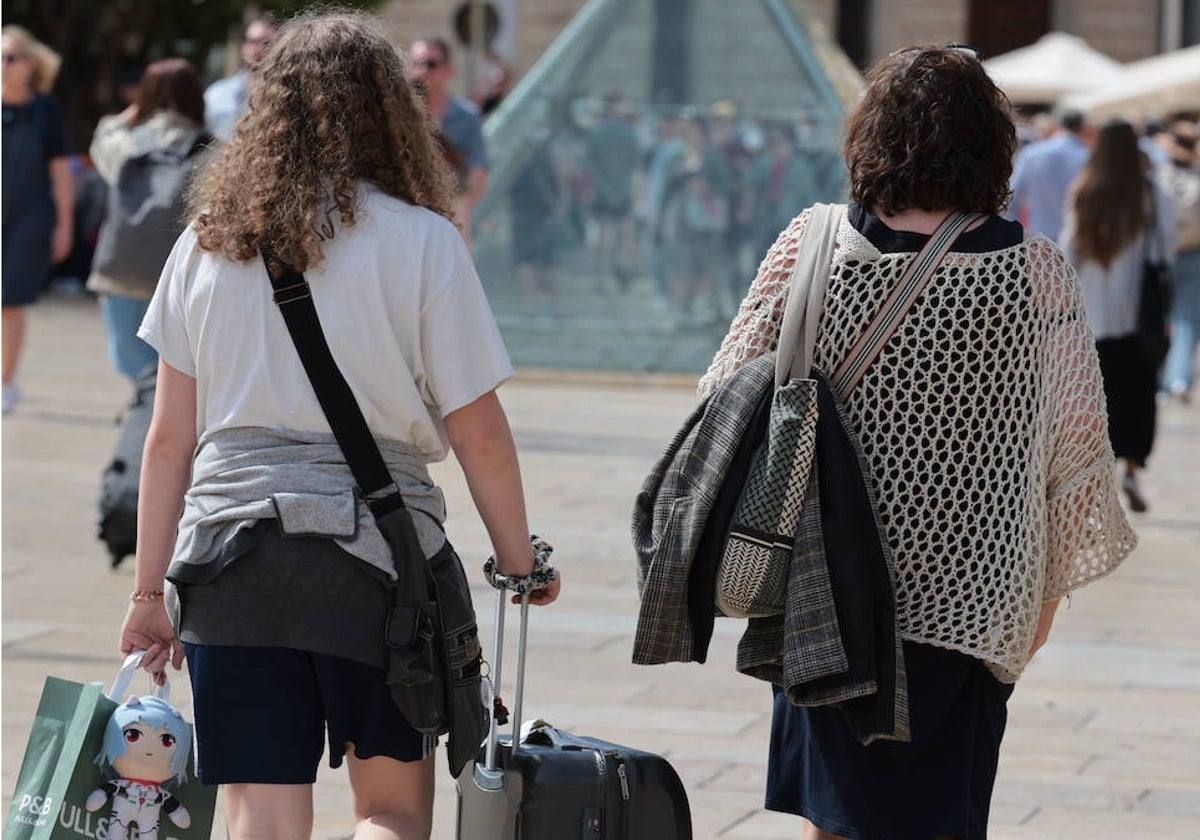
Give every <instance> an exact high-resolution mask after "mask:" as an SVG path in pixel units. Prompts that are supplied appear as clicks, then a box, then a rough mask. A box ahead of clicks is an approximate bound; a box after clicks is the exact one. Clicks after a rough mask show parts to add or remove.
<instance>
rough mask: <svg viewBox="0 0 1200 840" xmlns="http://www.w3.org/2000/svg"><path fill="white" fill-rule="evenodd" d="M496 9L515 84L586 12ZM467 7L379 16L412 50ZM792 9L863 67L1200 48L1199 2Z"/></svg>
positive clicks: (1048, 1) (418, 5)
mask: <svg viewBox="0 0 1200 840" xmlns="http://www.w3.org/2000/svg"><path fill="white" fill-rule="evenodd" d="M494 1H495V2H496V5H497V6H498V7H500V8H501V9H505V10H511V9H515V18H516V20H515V22H511V21H510V22H509V23H511V24H513V26H512V30H513V37H512V49H511V53H512V56H511V64H512V69H513V71H514V72H513V75H514V77H519V76H520V75H521V74H523V73H524V72H525V71H526V70H528V69H529V67H530V66H531V65H532V64H533V62H534V61H536V60H537V58H538V56H540V55H541V54H542V52H543V51H544V50H545V49H546V47H547V46H549V44H550V42H551V41H553V40H554V38H555V37H556V36H557V35H558V33H559V32H561V31H562V29H563V27H565V26H566V25H567V23H568V22H569V21H570V20H571V18H572V17H574V16H575V14H576V13H577V12H578V11H579V10H580V9H581V8H583V6H584V5H585V3H586V0H494ZM463 2H464V0H390V2H389V3H387V4H386V5H385V6H384V8H383V16H384V19H385V20H386V21H387V24H388V26H389V29H390V31H391V32H392V34H393V36H394V37H395V38H396V40H397V42H398V43H401V44H407V43H408V42H409V41H411V40H412V39H413V38H415V37H417V36H418V35H420V34H427V33H438V34H443V35H451V34H452V33H453V17H454V14H455V12H456V11H457V10H458V9H459V7H461V6H462V5H463ZM729 2H730V3H738V2H741V0H729ZM789 4H790V5H798V6H803V7H806V8H807V11H808V13H809V14H810V15H811V16H812V19H813V20H815V21H816V22H817V23H819V24H820V25H821V26H823V27H824V28H825V29H827V30H828V31H829V32H830V33H831V34H833V35H834V36H835V37H836V40H837V41H838V42H839V43H841V45H842V47H843V49H844V50H845V51H846V52H847V54H848V55H849V56H850V57H851V59H852V60H854V61H855V62H856V63H858V64H860V65H866V64H869V63H871V62H872V61H874V60H876V59H878V58H881V57H883V56H885V55H887V54H888V53H889V52H891V51H892V50H894V49H896V48H897V47H900V46H904V45H905V44H912V43H927V42H961V43H970V44H973V45H975V46H977V47H979V48H980V49H981V51H982V52H983V54H984V56H985V57H990V56H994V55H999V54H1001V53H1004V52H1007V51H1008V50H1011V49H1016V48H1017V47H1021V46H1025V45H1026V44H1030V43H1032V42H1033V41H1035V40H1037V38H1038V37H1039V36H1041V35H1043V34H1045V33H1046V32H1050V31H1056V30H1057V31H1064V32H1069V33H1071V34H1073V35H1078V36H1080V37H1082V38H1083V39H1084V40H1086V41H1087V42H1088V43H1089V44H1091V45H1092V46H1093V47H1095V48H1096V49H1098V50H1099V51H1100V52H1103V53H1105V54H1107V55H1109V56H1111V57H1112V58H1115V59H1116V60H1118V61H1134V60H1136V59H1139V58H1146V57H1147V56H1151V55H1155V54H1156V53H1159V52H1163V51H1165V50H1168V49H1173V48H1176V47H1180V46H1187V45H1190V44H1195V43H1197V42H1198V41H1200V37H1198V36H1200V0H794V2H792V0H789ZM508 16H513V15H512V14H511V12H510V13H509V15H508ZM460 75H461V74H460Z"/></svg>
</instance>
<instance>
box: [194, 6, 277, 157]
mask: <svg viewBox="0 0 1200 840" xmlns="http://www.w3.org/2000/svg"><path fill="white" fill-rule="evenodd" d="M276 34H277V33H276V28H275V21H274V20H273V19H272V18H270V17H261V18H257V19H255V20H252V21H250V22H249V23H248V24H246V29H245V31H244V32H243V33H242V43H241V45H240V49H239V58H240V61H241V63H240V66H239V67H238V71H237V72H236V73H234V74H233V75H232V76H228V77H226V78H224V79H219V80H217V81H215V82H213V83H212V84H211V85H209V86H208V90H206V91H204V114H205V120H206V122H207V125H208V130H209V133H211V134H212V136H213V137H215V138H217V139H218V140H228V139H230V138H231V137H233V131H234V127H235V126H236V125H237V121H238V120H239V119H240V118H241V116H242V114H244V113H246V103H247V99H248V97H249V95H250V85H251V84H252V83H253V81H254V71H255V70H256V69H257V67H258V64H259V62H261V61H262V57H263V55H265V54H266V52H267V49H268V48H269V47H270V46H271V43H272V42H273V41H274V40H275V35H276Z"/></svg>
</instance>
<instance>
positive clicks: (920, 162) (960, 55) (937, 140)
mask: <svg viewBox="0 0 1200 840" xmlns="http://www.w3.org/2000/svg"><path fill="white" fill-rule="evenodd" d="M867 83H868V86H867V91H866V94H865V95H864V96H863V99H862V101H861V102H859V104H858V105H857V107H855V108H854V110H853V111H851V112H850V114H849V115H847V117H846V141H845V144H844V145H843V147H842V155H843V156H844V157H845V159H846V166H847V168H848V169H849V172H850V198H851V199H853V200H854V201H857V202H859V203H860V204H862V205H864V206H865V207H868V208H878V210H879V211H880V212H882V213H884V214H887V215H891V214H893V213H898V212H900V211H902V210H908V209H911V208H920V209H922V210H964V211H973V212H980V213H999V212H1000V211H1001V210H1003V209H1004V207H1005V205H1007V204H1008V199H1009V194H1010V193H1009V189H1008V179H1009V176H1010V175H1011V174H1012V162H1013V155H1014V154H1015V153H1016V150H1017V132H1016V128H1015V126H1014V125H1013V120H1012V107H1011V105H1010V104H1009V101H1008V97H1006V96H1005V95H1004V93H1003V92H1001V90H1000V89H999V88H997V87H996V85H995V84H994V83H993V82H992V80H991V79H990V78H989V77H988V74H987V71H986V70H984V69H983V66H982V65H981V64H980V63H979V60H978V59H977V58H975V57H974V56H972V55H970V54H968V53H967V52H966V51H964V50H962V49H959V48H954V47H937V46H919V47H909V48H906V49H903V50H899V51H898V52H894V53H892V54H891V55H890V56H888V57H887V58H885V59H883V60H882V61H880V62H879V63H878V64H876V65H875V66H874V67H873V68H872V69H871V71H870V72H869V73H868V74H867Z"/></svg>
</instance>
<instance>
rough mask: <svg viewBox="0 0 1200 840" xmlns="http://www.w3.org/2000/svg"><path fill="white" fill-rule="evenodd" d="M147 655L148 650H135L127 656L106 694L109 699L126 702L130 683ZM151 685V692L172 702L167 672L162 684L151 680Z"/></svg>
mask: <svg viewBox="0 0 1200 840" xmlns="http://www.w3.org/2000/svg"><path fill="white" fill-rule="evenodd" d="M145 655H146V651H144V650H135V651H134V652H133V653H131V654H129V655H128V656H126V657H125V661H124V662H123V663H122V664H121V670H119V671H117V676H116V678H115V679H113V683H112V688H111V689H109V691H108V694H107V695H106V696H107V697H108V699H109V700H112V701H113V702H115V703H124V702H125V700H126V694H125V693H126V692H127V691H129V684H130V683H131V682H132V681H133V675H134V674H136V673H137V670H138V666H139V665H141V664H142V657H144V656H145ZM150 686H151V691H150V693H151V694H153V695H154V696H155V697H161V698H162V699H163V700H165V701H167V702H168V703H169V702H171V683H170V681H169V680H167V679H165V674H164V679H163V684H162V685H158V684H157V683H155V682H154V680H150Z"/></svg>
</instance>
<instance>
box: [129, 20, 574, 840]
mask: <svg viewBox="0 0 1200 840" xmlns="http://www.w3.org/2000/svg"><path fill="white" fill-rule="evenodd" d="M257 72H258V73H259V74H260V77H259V79H258V81H257V82H256V88H255V92H254V95H252V96H251V98H250V109H249V110H248V111H247V113H246V115H245V117H244V118H243V119H242V121H241V123H240V127H239V130H238V131H237V132H236V133H235V134H234V136H233V138H232V139H231V140H230V141H229V142H228V143H226V144H224V146H223V148H222V149H221V150H219V152H218V153H217V154H216V155H214V157H213V159H212V160H211V163H210V164H209V165H208V166H209V168H208V169H207V172H206V173H205V175H204V177H203V179H202V180H200V181H198V183H197V188H196V192H195V195H194V202H193V205H192V206H193V208H194V210H195V211H196V215H195V216H194V221H193V222H192V224H191V225H190V226H189V227H188V229H187V230H185V232H184V233H183V235H182V236H181V237H180V239H179V242H178V243H177V245H176V247H175V250H174V251H173V252H172V255H171V258H170V260H169V261H168V263H167V265H166V267H165V268H164V271H163V276H162V280H161V281H160V283H159V285H158V289H157V290H156V291H155V296H154V298H153V300H152V301H151V303H150V308H149V310H148V312H147V315H146V320H145V321H144V322H143V324H142V328H141V331H140V333H139V334H140V335H141V336H142V337H143V338H144V339H146V341H148V342H149V343H150V344H151V345H153V346H154V347H155V348H156V349H157V350H158V352H159V356H160V361H159V368H158V390H157V394H156V398H155V404H154V420H153V423H152V424H151V427H150V433H149V436H148V438H147V441H146V449H145V451H146V457H145V461H144V463H143V468H142V483H141V493H140V497H139V504H140V509H139V511H138V539H137V558H136V564H137V565H136V569H135V573H134V586H135V587H136V589H135V591H134V592H133V594H132V596H131V602H132V603H131V604H130V606H129V610H128V613H127V616H126V619H125V623H124V626H123V627H122V630H121V641H120V647H121V650H122V651H129V650H131V649H135V648H143V649H145V650H146V651H147V653H146V656H145V658H144V659H143V667H145V668H146V669H147V670H149V671H150V672H151V673H153V674H156V676H157V678H158V679H159V680H161V679H162V672H163V671H164V670H165V668H166V667H167V664H168V663H170V664H172V665H173V666H174V667H175V668H179V667H180V665H181V664H182V659H183V657H184V655H185V653H186V657H187V660H188V672H189V676H190V678H191V683H192V698H193V707H194V709H195V725H196V741H197V767H198V768H199V774H200V780H201V781H202V782H204V783H206V784H220V785H222V786H223V795H224V803H225V814H226V818H227V821H228V834H229V836H230V837H234V838H244V837H286V838H299V837H308V836H309V835H310V834H311V832H312V813H313V799H312V797H313V791H312V784H313V782H314V780H315V778H316V774H317V768H318V765H319V764H320V761H321V755H322V752H323V751H324V742H325V741H326V740H328V748H329V763H330V766H332V767H337V766H339V765H340V764H341V763H342V760H343V758H345V760H346V762H347V763H348V764H349V776H350V787H351V790H352V792H353V798H354V814H355V819H356V821H357V826H356V831H355V836H356V837H373V838H390V837H396V838H406V840H413V838H428V837H429V834H430V830H431V823H432V807H433V792H434V779H433V768H434V760H433V749H434V746H435V744H434V743H433V742H432V739H430V738H428V737H427V736H425V735H423V734H422V733H421V732H418V731H417V730H416V729H414V728H413V727H412V726H411V725H410V724H409V722H408V721H407V720H406V718H405V717H404V715H403V714H402V713H401V712H400V709H399V708H398V706H397V705H396V704H395V703H394V702H393V699H392V694H391V692H390V691H389V689H388V685H387V683H386V682H385V675H386V670H385V669H386V668H387V664H388V661H389V658H388V647H387V643H386V640H385V625H386V616H387V614H388V611H389V609H390V608H391V606H392V604H393V602H394V598H395V594H394V591H393V587H394V585H395V584H394V581H396V579H397V577H396V569H395V563H394V561H393V557H392V552H391V550H390V548H389V546H388V543H387V542H385V540H384V537H383V535H382V533H381V532H380V530H379V527H378V525H377V524H376V521H375V518H374V515H373V514H372V512H371V510H370V508H369V507H368V506H367V504H366V500H364V499H362V498H361V497H360V494H359V493H358V492H357V489H356V485H355V479H354V476H353V475H352V474H351V472H350V470H349V468H348V466H347V463H346V459H345V456H344V454H343V452H342V450H341V448H340V447H339V445H338V443H337V441H336V440H335V439H334V438H333V436H332V435H331V434H330V425H329V421H328V419H327V418H326V416H325V414H324V413H323V411H322V408H321V405H320V404H319V403H318V401H317V397H316V395H315V393H314V390H313V384H312V382H311V381H310V380H309V377H308V375H307V374H306V373H305V369H304V367H303V365H302V364H301V361H300V357H299V355H298V353H297V350H296V347H295V346H294V345H293V341H292V339H291V338H290V336H289V332H288V328H287V325H286V324H285V322H284V318H283V314H282V313H281V311H280V309H279V307H278V306H277V305H276V302H275V300H274V296H273V289H272V284H271V282H270V276H269V274H268V268H267V266H266V265H265V263H266V262H267V261H268V260H269V261H270V262H271V264H272V268H271V271H272V272H279V271H281V270H282V268H283V266H284V265H288V266H291V267H293V268H294V269H295V270H296V271H297V272H300V273H302V274H303V275H304V280H305V281H306V289H305V291H306V294H305V295H304V297H305V298H309V297H310V296H311V299H312V302H313V305H314V306H315V308H316V310H317V316H318V318H319V319H320V323H321V327H322V332H323V335H324V337H325V339H326V340H327V342H328V344H329V348H330V350H331V352H332V355H333V357H334V360H335V362H336V363H337V365H338V367H339V368H340V370H341V373H342V374H343V375H344V377H345V379H346V382H347V385H348V386H349V389H350V390H351V391H352V392H353V393H354V396H355V399H356V401H357V402H358V403H359V406H360V407H361V410H362V414H363V416H364V419H365V421H366V423H367V424H368V426H369V428H370V432H371V433H372V435H373V436H374V438H375V440H376V442H377V444H378V447H379V449H380V451H381V456H382V457H383V459H384V460H385V461H386V464H387V469H388V472H389V473H390V476H391V477H392V479H393V480H394V482H395V488H396V489H397V490H398V492H399V493H400V494H401V495H402V497H403V501H404V505H405V507H406V508H407V509H408V511H409V512H410V514H411V518H412V527H413V528H414V529H415V532H416V533H415V535H414V539H415V540H416V541H418V542H419V543H420V549H421V551H422V552H424V553H425V555H426V557H436V558H437V560H438V562H439V563H440V562H443V560H444V562H446V563H450V564H457V563H458V559H457V557H456V556H455V555H454V553H453V548H452V547H451V546H450V544H449V543H448V542H447V541H446V536H445V533H444V532H443V529H442V523H443V521H444V518H445V505H444V500H443V498H442V494H441V491H440V490H439V489H438V488H437V487H436V485H434V483H433V481H432V479H431V478H430V476H429V472H428V469H427V465H428V464H429V463H430V462H433V461H438V460H441V459H443V458H444V457H445V456H446V454H447V452H448V450H449V449H450V448H453V450H454V453H455V455H456V457H457V459H458V463H459V464H460V465H461V468H462V470H463V473H464V474H465V476H466V481H467V484H468V486H469V487H470V489H471V492H472V494H473V496H474V499H475V501H476V503H477V506H478V509H479V511H480V513H481V516H482V518H483V520H484V524H485V525H486V527H487V530H488V533H489V534H490V535H491V538H492V541H493V542H492V545H493V548H494V551H495V558H496V561H497V567H498V569H499V570H500V571H502V572H504V573H506V574H510V575H515V576H526V575H530V577H529V578H527V579H525V580H524V581H518V582H519V583H529V584H533V585H534V588H535V589H536V591H535V592H533V601H534V603H540V604H545V603H549V602H551V601H553V600H554V598H555V597H556V595H557V592H558V581H557V579H556V578H555V577H554V576H553V575H551V574H550V571H549V570H546V569H544V568H543V567H535V558H534V556H533V552H532V549H531V545H530V538H529V532H528V528H527V525H526V517H525V504H524V496H523V493H522V490H521V479H520V471H519V467H518V463H517V457H516V450H515V447H514V445H513V440H512V436H511V433H510V431H509V427H508V424H507V421H506V420H505V416H504V412H503V409H502V408H501V406H500V402H499V400H498V399H497V397H496V394H495V388H496V387H497V386H498V385H499V384H500V383H502V382H503V381H505V380H506V379H508V377H510V376H511V375H512V372H513V371H512V366H511V364H510V362H509V360H508V355H507V353H506V352H505V349H504V345H503V343H502V341H501V339H500V334H499V331H498V330H497V328H496V324H495V321H494V319H493V317H492V313H491V311H490V310H489V309H488V305H487V299H486V297H485V296H484V293H483V288H482V286H481V284H480V282H479V278H478V276H477V275H476V273H475V268H474V264H473V262H472V260H471V255H470V253H469V252H468V251H467V249H466V247H465V245H464V243H463V240H462V237H461V236H460V235H459V234H458V232H457V231H456V230H455V229H454V227H453V225H452V224H451V223H450V222H449V221H448V217H449V216H450V212H451V211H450V207H451V201H452V199H453V188H452V184H451V178H450V174H449V172H448V170H447V169H446V168H445V166H444V165H443V164H442V162H441V159H440V156H439V153H438V151H437V149H436V146H435V143H434V140H433V138H432V136H431V134H430V131H429V128H428V122H427V120H426V119H425V117H424V114H423V108H422V106H421V104H420V103H419V101H418V100H417V98H416V97H415V96H414V94H413V91H412V88H411V87H410V86H409V84H408V82H407V81H406V79H405V69H404V61H403V58H402V57H401V55H400V54H399V52H398V51H397V50H396V48H395V47H394V46H393V45H392V44H391V43H390V42H389V41H388V39H387V38H386V36H385V35H384V33H383V31H382V29H381V27H380V26H379V24H378V22H377V21H376V20H375V19H374V18H371V17H369V16H367V15H364V14H355V13H336V12H335V13H326V14H320V13H312V14H307V15H301V16H298V17H297V18H295V19H294V20H292V21H290V22H289V23H288V24H287V25H286V26H285V27H284V28H283V30H282V31H281V32H280V35H279V40H278V42H277V43H276V44H275V46H274V47H272V49H271V50H270V51H269V52H268V53H267V55H266V57H265V58H264V59H263V62H262V64H261V65H260V68H259V70H258V71H257ZM395 560H396V561H398V562H413V563H420V562H424V559H423V558H404V557H397V558H395ZM535 568H538V570H539V571H540V572H544V574H541V575H539V576H538V578H537V579H536V580H535V579H534V578H533V577H532V575H531V573H532V572H533V571H534V570H535ZM168 582H169V583H168ZM538 585H541V586H544V588H538ZM164 590H167V591H166V592H165V593H164ZM168 605H169V608H170V612H168V610H167V609H165V608H164V607H165V606H168ZM177 634H178V635H177Z"/></svg>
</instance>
